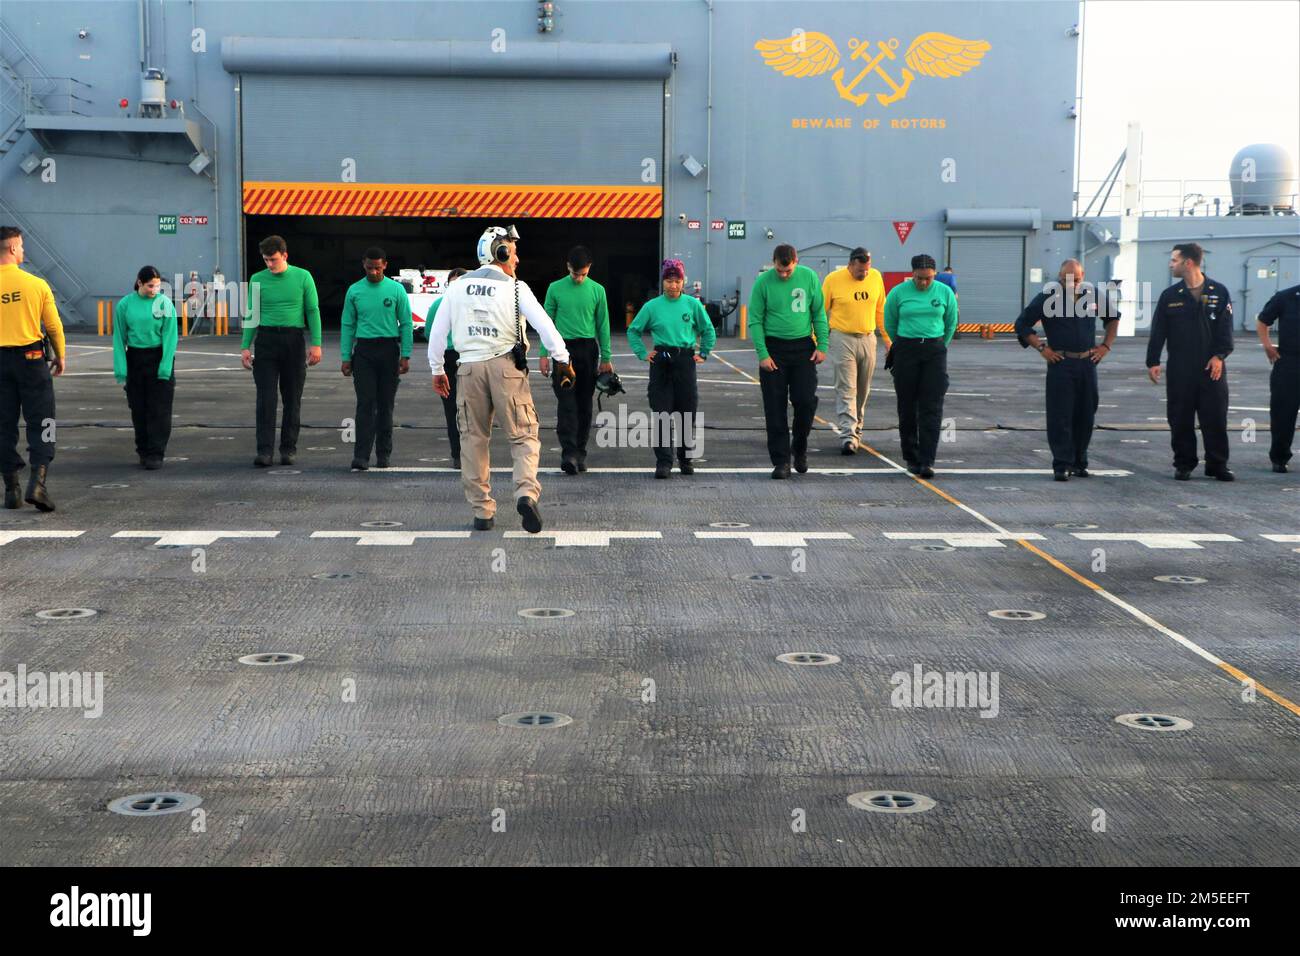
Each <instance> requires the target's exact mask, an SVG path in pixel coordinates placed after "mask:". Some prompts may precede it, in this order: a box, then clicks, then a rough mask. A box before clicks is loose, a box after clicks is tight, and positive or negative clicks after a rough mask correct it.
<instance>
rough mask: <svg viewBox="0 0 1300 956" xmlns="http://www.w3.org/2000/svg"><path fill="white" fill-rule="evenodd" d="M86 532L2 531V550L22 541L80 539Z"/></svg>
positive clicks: (0, 542)
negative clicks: (8, 545) (10, 544)
mask: <svg viewBox="0 0 1300 956" xmlns="http://www.w3.org/2000/svg"><path fill="white" fill-rule="evenodd" d="M85 533H86V532H84V531H0V548H2V547H4V546H5V545H6V544H9V543H11V542H14V541H18V540H20V539H41V538H79V537H81V536H82V535H83V534H85Z"/></svg>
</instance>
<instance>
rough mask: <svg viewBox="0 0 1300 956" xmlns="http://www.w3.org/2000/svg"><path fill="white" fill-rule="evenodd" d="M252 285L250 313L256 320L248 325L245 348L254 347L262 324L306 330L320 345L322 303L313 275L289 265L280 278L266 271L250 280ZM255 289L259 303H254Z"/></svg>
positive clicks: (246, 326)
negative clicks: (317, 294)
mask: <svg viewBox="0 0 1300 956" xmlns="http://www.w3.org/2000/svg"><path fill="white" fill-rule="evenodd" d="M248 286H249V288H248V314H249V316H250V317H251V318H252V321H246V322H244V337H243V344H242V345H241V346H240V347H241V348H251V347H252V345H253V336H254V335H255V334H256V333H257V328H258V326H259V325H274V326H279V327H281V328H290V329H301V328H306V329H307V330H308V331H309V332H310V333H311V344H312V345H320V300H318V299H317V298H316V281H315V280H314V279H312V277H311V273H310V272H308V271H307V270H306V269H300V268H298V267H297V266H288V267H286V268H285V270H284V271H283V272H281V273H280V274H279V275H276V274H275V273H274V272H272V271H271V270H270V269H263V270H262V271H261V272H254V273H253V275H252V276H251V277H249V280H248ZM254 286H256V287H257V289H258V291H259V293H260V303H258V304H254V300H255V299H256V298H257V296H255V295H254V293H253V287H254Z"/></svg>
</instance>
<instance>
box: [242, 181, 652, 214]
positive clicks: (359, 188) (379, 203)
mask: <svg viewBox="0 0 1300 956" xmlns="http://www.w3.org/2000/svg"><path fill="white" fill-rule="evenodd" d="M244 212H245V214H247V215H250V216H405V217H421V218H427V217H438V218H460V219H464V218H483V217H489V216H494V217H495V216H504V217H512V218H527V219H658V218H659V217H661V216H662V215H663V190H662V189H661V188H660V187H658V186H482V185H463V184H462V185H447V184H441V185H440V184H430V183H383V184H379V183H273V182H245V183H244Z"/></svg>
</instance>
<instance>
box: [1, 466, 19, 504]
mask: <svg viewBox="0 0 1300 956" xmlns="http://www.w3.org/2000/svg"><path fill="white" fill-rule="evenodd" d="M4 478H5V507H6V508H11V509H12V508H21V507H22V506H23V497H22V495H20V494H19V491H20V489H19V486H18V472H16V471H6V472H5V473H4Z"/></svg>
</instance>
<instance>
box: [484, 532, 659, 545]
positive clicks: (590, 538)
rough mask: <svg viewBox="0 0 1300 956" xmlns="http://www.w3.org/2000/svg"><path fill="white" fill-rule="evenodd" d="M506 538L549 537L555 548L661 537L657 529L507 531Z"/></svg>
mask: <svg viewBox="0 0 1300 956" xmlns="http://www.w3.org/2000/svg"><path fill="white" fill-rule="evenodd" d="M505 536H506V537H507V538H551V539H552V540H553V541H554V542H555V546H556V547H557V548H608V547H609V542H610V540H611V539H613V538H617V539H619V540H620V541H622V540H625V539H628V538H662V537H663V535H662V534H661V533H660V532H658V531H539V532H538V533H537V534H529V533H528V532H527V531H507V532H506V534H505Z"/></svg>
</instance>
